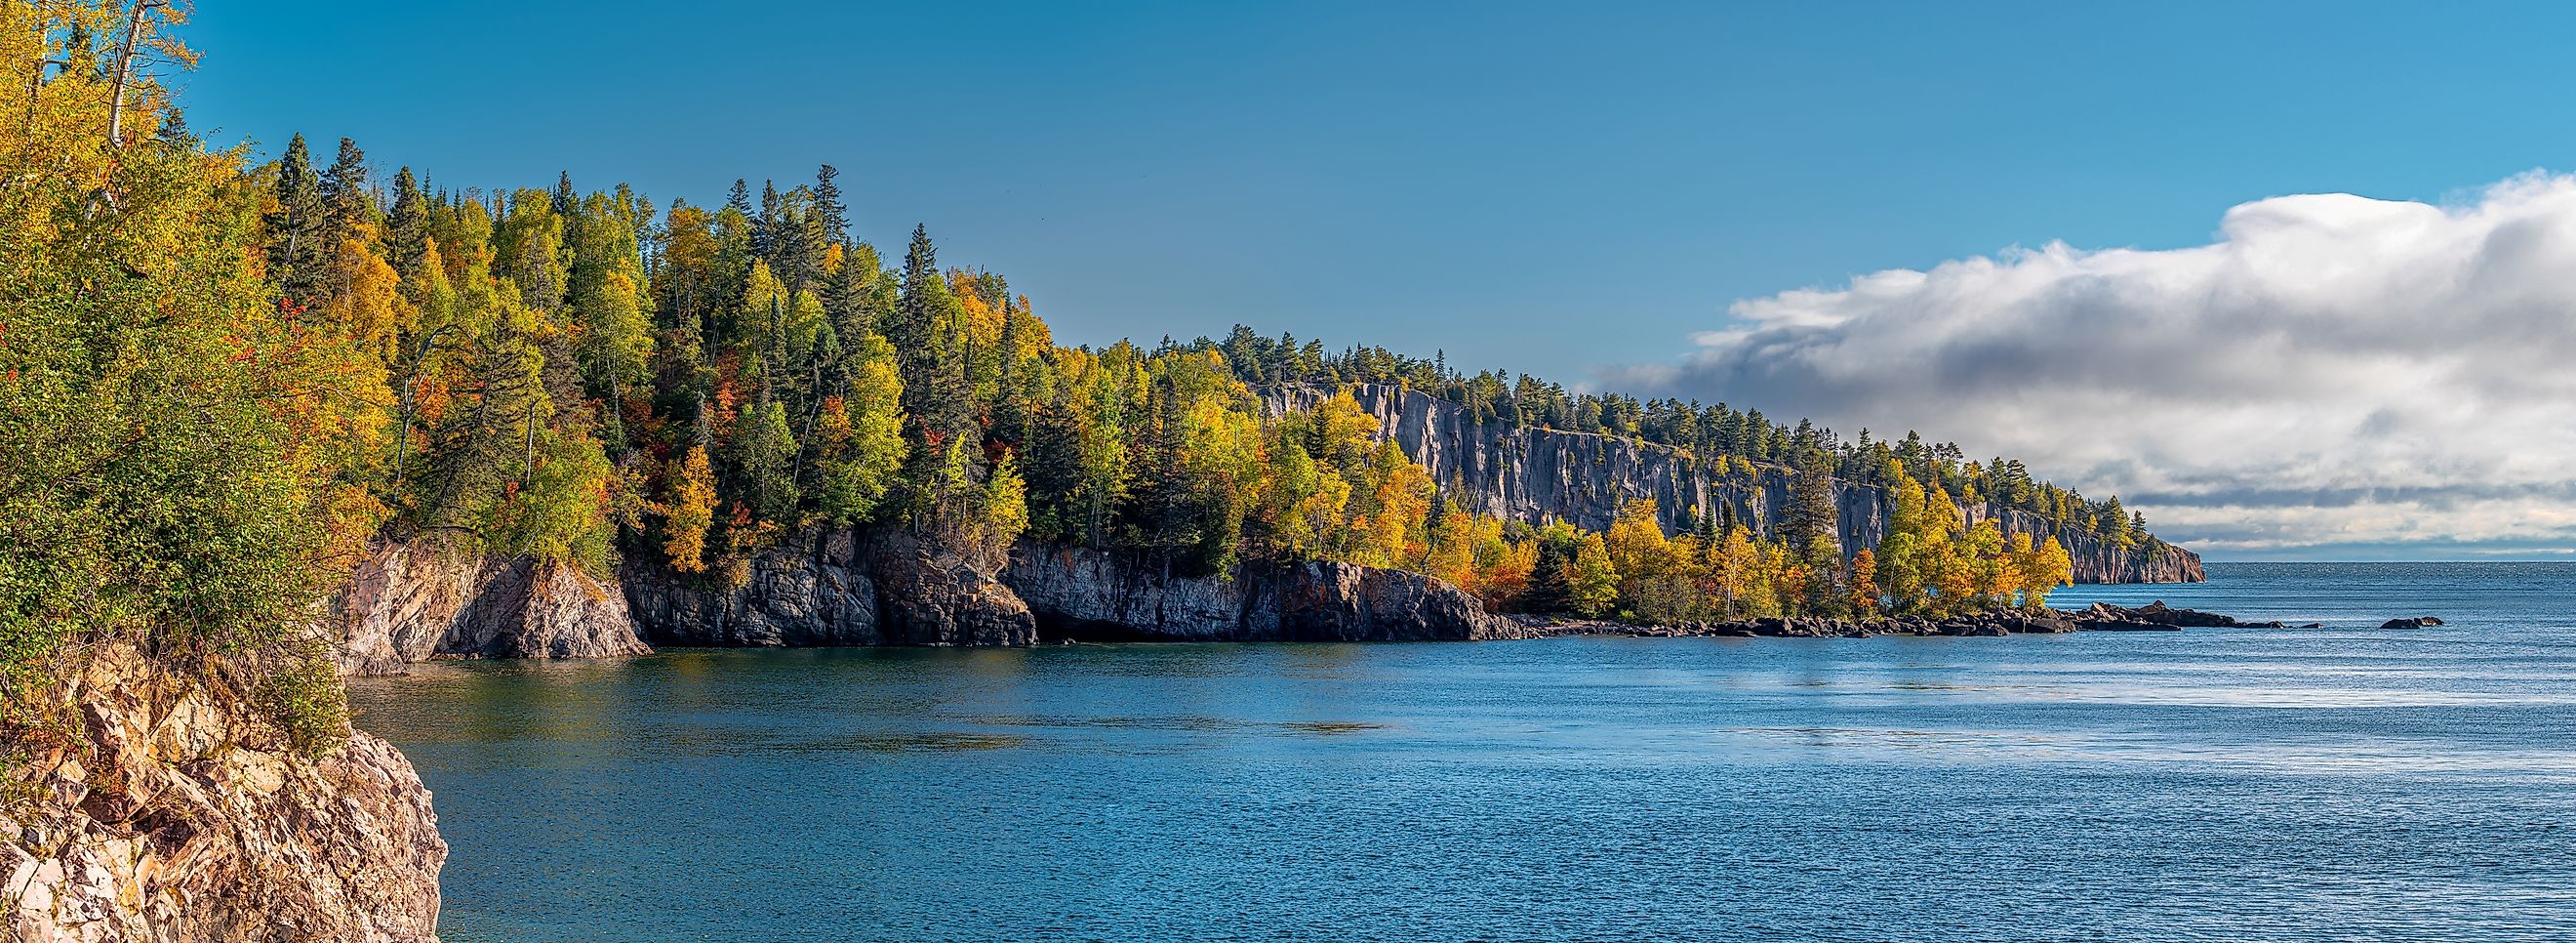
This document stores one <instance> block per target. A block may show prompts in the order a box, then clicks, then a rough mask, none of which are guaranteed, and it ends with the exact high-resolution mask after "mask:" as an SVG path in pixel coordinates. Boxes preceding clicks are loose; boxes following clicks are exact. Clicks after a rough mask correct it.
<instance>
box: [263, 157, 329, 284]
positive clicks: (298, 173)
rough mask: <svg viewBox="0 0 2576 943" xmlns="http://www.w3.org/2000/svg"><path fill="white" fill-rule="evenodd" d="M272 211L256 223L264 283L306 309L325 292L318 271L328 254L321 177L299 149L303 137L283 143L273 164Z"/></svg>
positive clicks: (323, 275) (321, 271)
mask: <svg viewBox="0 0 2576 943" xmlns="http://www.w3.org/2000/svg"><path fill="white" fill-rule="evenodd" d="M276 193H277V209H276V211H274V212H272V213H269V214H268V215H267V216H266V217H265V218H264V219H263V220H262V222H263V223H264V225H265V227H266V229H267V240H266V241H267V249H268V280H269V283H270V284H273V285H276V286H277V289H278V293H279V294H281V295H284V296H285V297H286V298H287V299H288V300H289V301H291V302H293V303H297V304H311V303H312V302H313V301H315V300H316V299H319V298H320V297H321V296H322V294H323V292H324V291H325V290H326V284H325V281H324V280H325V279H326V278H327V275H326V273H325V271H324V268H325V265H326V260H327V259H328V258H329V253H330V245H329V241H330V229H329V226H330V216H331V210H330V205H329V204H328V203H327V202H325V200H324V198H323V193H322V178H321V176H320V175H319V174H316V173H314V172H313V162H312V158H311V156H310V154H309V153H308V152H307V151H306V150H305V147H304V135H301V134H298V135H296V136H294V137H293V138H292V139H290V140H288V141H287V144H286V154H285V156H283V157H280V158H278V162H277V185H276Z"/></svg>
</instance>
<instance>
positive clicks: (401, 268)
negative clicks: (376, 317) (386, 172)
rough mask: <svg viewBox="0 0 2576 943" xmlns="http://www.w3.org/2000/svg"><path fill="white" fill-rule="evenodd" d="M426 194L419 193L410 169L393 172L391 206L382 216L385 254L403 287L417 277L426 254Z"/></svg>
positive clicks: (427, 240)
mask: <svg viewBox="0 0 2576 943" xmlns="http://www.w3.org/2000/svg"><path fill="white" fill-rule="evenodd" d="M429 239H430V236H429V195H428V194H426V193H422V192H421V189H420V183H419V181H417V180H415V179H413V177H412V175H411V168H409V167H405V168H403V169H402V171H401V172H399V173H396V174H394V208H393V211H392V212H391V213H390V214H388V215H387V216H386V218H385V250H386V252H385V254H386V256H387V260H388V261H390V262H392V263H393V267H394V274H396V275H398V276H400V277H401V278H402V280H403V284H404V287H405V288H406V289H408V288H411V287H413V283H414V282H415V281H416V280H418V279H419V278H420V276H421V268H422V266H423V264H424V262H425V261H426V260H427V258H428V256H429Z"/></svg>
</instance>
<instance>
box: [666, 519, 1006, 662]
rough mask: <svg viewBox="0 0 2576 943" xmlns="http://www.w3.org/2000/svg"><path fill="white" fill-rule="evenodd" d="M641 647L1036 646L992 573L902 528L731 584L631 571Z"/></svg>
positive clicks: (828, 543) (766, 560)
mask: <svg viewBox="0 0 2576 943" xmlns="http://www.w3.org/2000/svg"><path fill="white" fill-rule="evenodd" d="M620 582H622V583H623V584H625V589H626V598H627V604H628V609H629V611H631V612H632V613H633V614H634V616H635V622H636V625H637V626H638V628H639V629H641V631H642V633H643V635H644V636H645V637H647V638H650V639H652V640H653V641H655V642H658V643H663V644H670V645H733V646H744V645H748V646H773V645H788V646H801V645H1035V644H1037V642H1038V630H1037V621H1036V619H1035V618H1034V617H1032V616H1031V615H1030V613H1029V607H1028V606H1027V605H1026V604H1024V603H1022V602H1021V601H1020V599H1019V597H1018V596H1016V595H1014V594H1012V592H1011V590H1010V588H1009V587H1007V586H1004V585H1002V583H1001V582H1000V581H999V580H998V579H996V578H995V574H994V573H993V572H992V570H991V568H989V567H986V566H984V565H983V564H981V563H980V562H978V561H974V560H970V559H968V558H966V557H964V556H962V555H959V554H956V553H952V552H949V551H946V550H943V549H940V548H937V547H934V546H931V545H929V544H927V543H924V542H923V541H920V540H917V539H914V538H913V537H912V536H911V535H909V534H906V533H904V532H902V531H901V530H899V529H896V528H874V529H870V530H867V531H857V530H852V529H849V528H832V529H828V530H809V531H806V532H803V533H801V534H798V535H796V536H794V537H791V538H789V539H788V540H787V541H786V542H785V543H783V544H781V545H779V546H778V547H776V548H773V549H771V550H770V551H769V552H767V553H765V554H762V555H761V556H760V557H758V558H757V559H754V560H752V561H751V564H750V566H749V567H748V569H747V570H746V571H745V572H743V573H741V574H736V575H735V576H734V577H733V578H728V577H727V576H726V575H724V574H716V573H706V574H682V573H674V572H672V571H671V570H670V569H669V568H668V567H665V566H662V565H660V564H654V563H635V562H630V563H629V564H628V566H627V568H626V571H625V573H623V574H622V575H621V579H620Z"/></svg>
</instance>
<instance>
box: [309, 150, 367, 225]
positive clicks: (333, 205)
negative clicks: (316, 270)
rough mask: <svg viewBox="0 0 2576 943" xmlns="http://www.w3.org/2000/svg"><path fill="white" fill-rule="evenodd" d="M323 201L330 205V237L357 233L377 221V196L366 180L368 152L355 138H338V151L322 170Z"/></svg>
mask: <svg viewBox="0 0 2576 943" xmlns="http://www.w3.org/2000/svg"><path fill="white" fill-rule="evenodd" d="M321 184H322V188H321V196H322V202H323V204H324V205H325V206H327V207H328V208H329V218H330V240H331V242H332V243H334V244H337V243H338V242H339V241H341V240H344V239H348V238H351V237H353V236H355V235H357V234H358V233H359V232H360V231H362V230H363V229H364V228H365V227H367V226H370V225H372V224H374V223H375V221H376V197H375V193H374V191H373V189H372V188H370V187H369V186H368V183H367V155H366V153H365V152H363V151H360V150H358V144H357V142H356V141H352V140H350V139H348V138H341V139H340V154H339V156H338V157H337V158H336V159H334V160H333V161H332V162H331V168H330V169H329V170H325V171H323V172H322V180H321Z"/></svg>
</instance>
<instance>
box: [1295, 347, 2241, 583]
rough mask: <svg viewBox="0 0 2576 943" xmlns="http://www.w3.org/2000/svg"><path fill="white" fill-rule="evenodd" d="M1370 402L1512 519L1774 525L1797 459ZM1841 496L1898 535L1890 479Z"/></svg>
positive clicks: (2149, 553) (2092, 576) (1481, 505)
mask: <svg viewBox="0 0 2576 943" xmlns="http://www.w3.org/2000/svg"><path fill="white" fill-rule="evenodd" d="M1338 389H1339V388H1338V387H1322V386H1313V385H1296V384H1292V385H1280V386H1267V387H1261V388H1260V389H1259V390H1258V392H1259V394H1260V396H1261V400H1262V405H1263V408H1265V409H1267V410H1269V411H1270V412H1272V413H1279V412H1284V411H1288V410H1296V409H1311V408H1313V407H1315V406H1316V405H1318V404H1320V403H1322V402H1323V401H1324V400H1326V399H1328V398H1330V397H1332V396H1333V394H1334V393H1335V392H1336V391H1337V390H1338ZM1350 390H1351V396H1352V397H1353V398H1354V399H1356V400H1357V401H1358V402H1359V405H1360V409H1362V410H1363V411H1365V412H1367V413H1368V414H1369V415H1371V416H1373V417H1375V418H1376V419H1377V422H1378V434H1379V436H1380V437H1382V438H1393V439H1394V440H1395V441H1396V444H1397V445H1398V446H1400V447H1401V448H1403V449H1404V451H1405V454H1407V455H1409V456H1411V457H1412V458H1413V460H1414V461H1416V462H1420V463H1421V464H1422V466H1423V467H1425V468H1428V469H1430V470H1431V478H1432V480H1433V481H1436V482H1438V483H1439V484H1440V487H1441V489H1442V493H1443V494H1445V495H1447V496H1448V497H1451V498H1453V499H1455V500H1457V501H1458V502H1459V504H1460V505H1461V506H1463V507H1465V508H1466V509H1467V510H1469V511H1472V512H1475V513H1479V514H1491V515H1494V516H1497V517H1502V518H1505V519H1511V520H1521V521H1529V522H1533V523H1535V522H1540V521H1547V520H1559V521H1565V522H1567V523H1570V524H1574V525H1576V526H1579V527H1583V528H1585V529H1588V530H1605V529H1608V528H1609V526H1610V522H1611V520H1612V519H1613V518H1615V517H1617V516H1618V513H1619V505H1620V504H1621V503H1623V502H1626V501H1629V500H1632V499H1636V498H1653V499H1655V502H1656V506H1657V509H1658V510H1659V511H1660V512H1661V514H1662V516H1663V525H1664V530H1665V532H1666V533H1680V532H1683V531H1686V530H1688V529H1690V526H1691V520H1690V514H1691V512H1692V509H1693V508H1717V507H1720V506H1728V507H1732V508H1734V509H1735V516H1736V519H1737V520H1741V521H1745V522H1747V523H1750V524H1751V525H1753V527H1754V528H1755V529H1757V530H1760V531H1761V532H1763V533H1766V534H1767V533H1772V532H1773V531H1774V529H1775V528H1777V527H1778V526H1779V525H1780V523H1781V519H1782V517H1783V516H1784V515H1785V513H1786V512H1787V509H1788V507H1789V476H1790V472H1789V469H1787V468H1784V467H1781V466H1777V465H1757V466H1755V467H1754V469H1753V471H1752V472H1751V473H1750V474H1746V473H1742V472H1737V473H1733V474H1724V475H1720V474H1716V473H1713V472H1712V470H1711V469H1710V467H1709V463H1707V462H1703V461H1701V460H1699V459H1698V458H1697V457H1695V456H1693V455H1692V454H1690V453H1689V452H1687V451H1684V450H1681V449H1677V448H1674V447H1672V446H1668V445H1658V444H1655V443H1651V442H1643V441H1639V440H1635V439H1624V438H1619V437H1616V436H1608V435H1602V434H1600V433H1593V432H1565V431H1560V430H1556V429H1545V428H1539V427H1535V426H1512V425H1507V424H1504V423H1499V422H1482V423H1480V422H1476V421H1475V419H1474V417H1473V416H1471V415H1470V414H1469V413H1468V412H1467V410H1466V409H1465V408H1464V407H1461V406H1459V405H1457V404H1455V403H1451V402H1449V401H1448V400H1444V399H1441V398H1439V397H1436V396H1432V395H1430V394H1427V393H1422V392H1418V391H1415V390H1411V389H1407V388H1404V387H1400V386H1388V385H1384V384H1374V383H1362V384H1357V385H1354V386H1351V387H1350ZM1834 499H1835V500H1834V504H1835V510H1836V515H1835V517H1836V518H1837V521H1838V527H1839V530H1840V534H1839V535H1838V536H1839V538H1840V540H1841V543H1842V547H1843V552H1844V553H1845V554H1851V553H1856V552H1858V551H1859V550H1860V549H1861V548H1863V547H1872V546H1876V545H1877V544H1878V542H1879V540H1880V538H1882V537H1885V536H1886V535H1887V526H1888V517H1889V511H1890V498H1889V496H1888V495H1887V494H1886V492H1885V491H1884V490H1883V489H1880V488H1878V487H1876V486H1872V485H1863V484H1857V483H1853V482H1848V481H1837V482H1836V483H1835V495H1834ZM1963 510H1964V511H1966V513H1967V515H1968V520H1969V523H1971V524H1973V523H1976V522H1979V521H1984V520H1988V519H1992V520H1994V521H1995V523H1996V525H1997V526H1998V527H1999V528H2001V529H2002V530H2003V532H2004V533H2005V534H2006V535H2011V534H2031V535H2033V536H2037V537H2056V538H2059V539H2060V540H2061V541H2062V542H2063V543H2065V545H2066V549H2067V553H2068V555H2069V556H2070V557H2071V558H2072V559H2073V562H2074V570H2075V581H2076V582H2078V583H2197V582H2201V581H2203V580H2205V579H2207V578H2208V576H2207V574H2206V573H2204V572H2203V571H2202V569H2201V563H2200V555H2198V554H2195V553H2192V552H2191V551H2189V550H2184V549H2182V548H2180V547H2176V546H2173V545H2171V544H2165V543H2161V542H2158V543H2154V544H2150V545H2145V546H2142V547H2138V548H2131V549H2123V548H2119V547H2113V546H2108V545H2105V544H2104V543H2103V542H2102V541H2101V540H2100V539H2099V538H2097V537H2095V536H2094V535H2093V534H2091V533H2088V532H2085V531H2082V530H2079V529H2075V528H2061V527H2059V526H2058V525H2057V523H2056V522H2054V521H2050V520H2048V519H2046V518H2043V517H2040V516H2039V515H2036V514H2031V513H2029V512H2027V511H2022V510H2018V509H2014V508H2006V507H2000V506H1997V505H1995V504H1994V503H1993V502H1979V503H1976V504H1972V505H1969V506H1967V507H1966V508H1964V509H1963Z"/></svg>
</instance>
